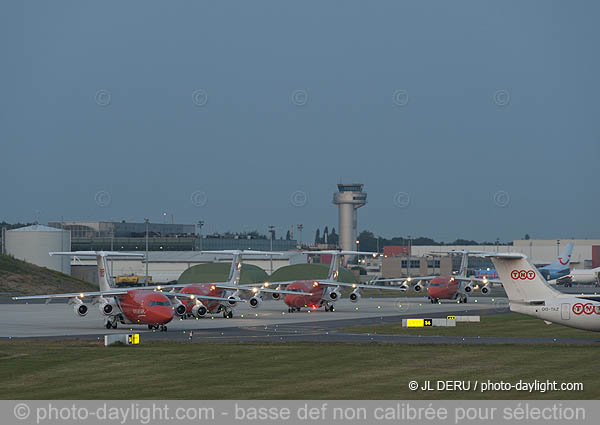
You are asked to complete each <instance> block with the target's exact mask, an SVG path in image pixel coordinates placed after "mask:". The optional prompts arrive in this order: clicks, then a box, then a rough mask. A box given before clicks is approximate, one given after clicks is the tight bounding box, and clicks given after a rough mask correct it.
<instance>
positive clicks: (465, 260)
mask: <svg viewBox="0 0 600 425" xmlns="http://www.w3.org/2000/svg"><path fill="white" fill-rule="evenodd" d="M468 268H469V253H468V252H467V251H464V252H463V253H462V260H461V261H460V269H459V270H458V275H459V276H466V275H467V271H468Z"/></svg>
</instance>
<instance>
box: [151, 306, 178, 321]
mask: <svg viewBox="0 0 600 425" xmlns="http://www.w3.org/2000/svg"><path fill="white" fill-rule="evenodd" d="M148 319H149V321H150V322H151V323H152V324H157V325H164V324H165V323H169V322H170V321H171V320H173V309H171V308H170V307H163V308H154V309H152V312H151V314H148Z"/></svg>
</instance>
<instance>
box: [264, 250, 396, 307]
mask: <svg viewBox="0 0 600 425" xmlns="http://www.w3.org/2000/svg"><path fill="white" fill-rule="evenodd" d="M307 253H310V254H331V255H332V258H331V264H330V266H329V274H328V276H327V279H325V280H296V281H291V282H275V284H277V285H278V288H281V287H282V286H286V287H287V290H288V292H290V293H288V294H287V295H286V296H285V298H284V302H285V303H286V305H287V306H288V312H290V313H293V312H294V311H300V310H301V309H302V308H311V309H313V310H314V309H317V308H320V307H324V308H325V311H331V312H333V311H335V306H334V303H335V302H336V301H338V300H339V299H340V298H341V296H342V293H341V289H342V288H351V289H353V291H352V292H351V293H350V295H349V297H348V298H349V299H350V301H351V302H353V303H355V302H358V300H359V299H360V298H361V294H360V290H361V289H381V290H388V291H400V292H405V291H406V289H404V288H398V287H396V288H395V287H392V286H376V285H371V284H363V283H343V282H338V281H337V279H338V269H339V266H340V261H339V260H340V256H342V255H377V254H375V253H373V252H359V251H341V250H333V251H307Z"/></svg>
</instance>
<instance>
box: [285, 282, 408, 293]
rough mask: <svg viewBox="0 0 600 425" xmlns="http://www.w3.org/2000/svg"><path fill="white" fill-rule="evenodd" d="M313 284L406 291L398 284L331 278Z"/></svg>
mask: <svg viewBox="0 0 600 425" xmlns="http://www.w3.org/2000/svg"><path fill="white" fill-rule="evenodd" d="M313 285H314V286H319V285H322V286H339V287H342V288H351V289H357V288H360V289H381V290H385V291H398V292H406V288H403V287H399V286H380V285H368V284H366V283H344V282H336V281H333V280H315V281H314V284H313ZM296 294H297V292H296Z"/></svg>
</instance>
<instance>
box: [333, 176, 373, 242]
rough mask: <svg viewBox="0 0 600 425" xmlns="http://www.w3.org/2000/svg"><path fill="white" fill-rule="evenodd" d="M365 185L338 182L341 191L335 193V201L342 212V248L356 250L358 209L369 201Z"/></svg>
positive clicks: (340, 228) (340, 230) (340, 224)
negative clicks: (364, 189) (364, 188)
mask: <svg viewBox="0 0 600 425" xmlns="http://www.w3.org/2000/svg"><path fill="white" fill-rule="evenodd" d="M363 186H364V185H363V184H360V183H354V184H338V191H339V192H336V193H334V194H333V203H334V204H335V205H337V206H338V208H339V212H340V213H339V214H340V223H339V234H340V248H341V249H343V250H347V251H356V210H357V209H358V208H360V207H362V206H363V205H365V204H366V203H367V193H366V192H363Z"/></svg>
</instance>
